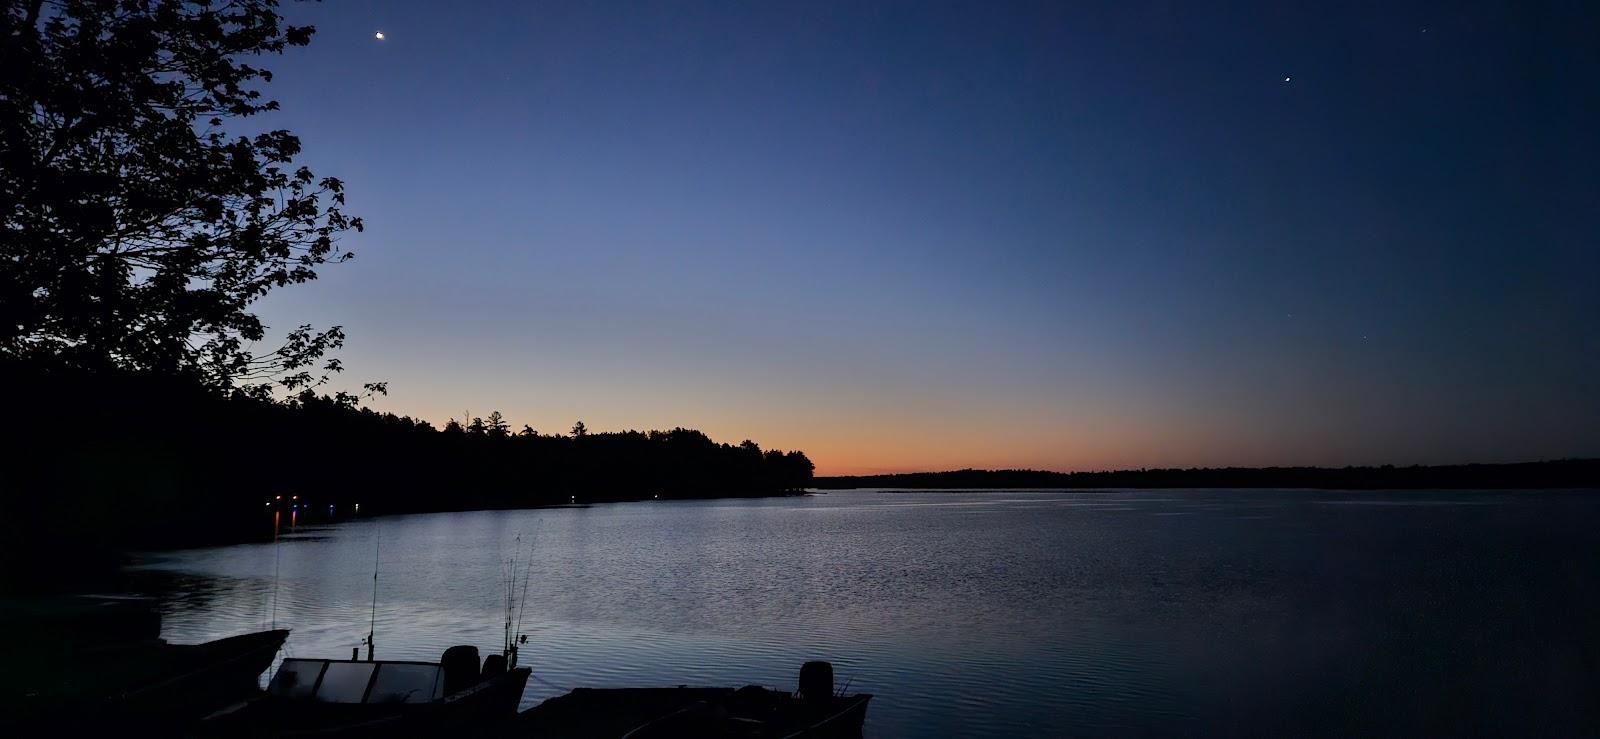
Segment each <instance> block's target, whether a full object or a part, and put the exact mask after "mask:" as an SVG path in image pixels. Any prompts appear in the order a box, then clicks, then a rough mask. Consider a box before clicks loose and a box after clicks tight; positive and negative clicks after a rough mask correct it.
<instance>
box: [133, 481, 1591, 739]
mask: <svg viewBox="0 0 1600 739" xmlns="http://www.w3.org/2000/svg"><path fill="white" fill-rule="evenodd" d="M519 534H520V535H521V537H522V540H523V545H524V546H523V549H522V551H520V552H519V551H518V547H517V545H516V540H517V536H518V535H519ZM379 539H381V559H380V564H379V584H378V585H379V591H378V608H377V649H378V656H379V657H381V658H394V659H401V658H410V659H437V658H438V656H439V654H440V652H442V651H443V650H444V648H445V647H447V646H449V645H452V644H458V643H471V644H476V645H477V646H478V647H479V648H480V649H482V650H485V651H490V650H497V649H498V648H499V644H500V639H501V629H502V618H503V617H502V608H503V601H504V592H505V589H504V584H503V583H504V576H503V573H504V571H505V566H506V562H507V561H508V560H509V559H510V558H511V557H512V556H513V555H516V556H517V558H518V561H519V562H528V561H530V559H529V555H528V550H529V549H530V548H531V551H532V558H531V571H530V572H529V578H528V594H527V609H526V617H525V620H524V626H523V630H524V631H525V632H526V633H527V634H528V635H529V642H528V645H527V646H526V647H525V651H524V659H523V661H524V664H531V665H532V666H533V668H534V675H535V679H534V680H532V681H530V682H529V685H528V692H527V694H526V695H525V696H524V703H525V704H526V705H533V704H535V703H537V702H539V701H541V700H543V699H545V698H548V697H551V696H553V695H557V694H559V693H560V692H563V691H565V690H566V689H568V688H571V687H575V686H630V685H676V684H685V683H687V684H706V685H742V684H747V683H759V684H766V685H771V686H783V687H787V688H790V689H792V688H793V684H794V679H795V676H796V674H797V672H798V669H799V666H800V664H801V662H803V661H805V660H808V659H827V660H831V661H832V662H833V663H834V665H835V671H836V673H837V675H838V676H839V679H840V680H841V681H843V680H845V679H847V678H848V679H850V680H851V681H852V682H851V690H852V691H855V690H861V691H866V692H871V693H875V694H877V696H878V697H877V698H876V699H875V700H874V701H873V704H872V709H871V712H870V714H869V716H868V721H867V735H868V736H869V737H870V736H878V737H894V736H950V735H962V736H1050V735H1062V734H1070V735H1123V734H1156V733H1159V734H1171V733H1187V734H1195V733H1245V732H1249V733H1262V732H1272V733H1294V734H1305V733H1322V734H1346V735H1348V734H1355V733H1367V734H1370V733H1400V732H1403V733H1428V734H1439V733H1468V734H1478V735H1505V734H1576V733H1584V734H1594V733H1596V732H1597V731H1600V708H1597V705H1600V493H1597V492H1595V491H1587V492H1584V491H1551V492H1460V491H1451V492H1350V493H1344V492H1310V491H1259V490H1253V491H1218V490H1207V491H1144V492H1141V491H1126V492H1100V491H1092V492H1086V491H1075V492H1036V491H1030V492H983V493H971V492H946V493H888V492H864V491H863V492H842V493H833V494H829V495H817V496H810V497H803V498H782V499H766V500H749V501H744V500H740V501H705V502H671V503H653V502H651V503H624V504H610V505H599V506H594V507H587V508H566V509H547V510H531V511H509V512H505V511H495V512H474V513H446V514H430V515H417V516H400V517H391V518H381V519H374V520H368V521H359V522H353V523H349V524H345V525H341V526H337V527H333V528H325V529H320V530H301V531H300V532H299V533H296V534H294V535H292V536H288V537H285V538H284V539H283V540H282V541H281V542H280V543H279V544H277V545H271V544H254V545H240V546H231V547H223V548H216V549H202V550H192V551H183V552H176V553H162V554H152V555H148V556H146V557H144V558H142V560H141V563H140V564H139V565H137V566H136V567H135V570H136V572H135V582H136V583H137V587H139V588H141V589H143V590H145V591H147V592H150V593H153V594H156V595H158V596H160V597H161V598H162V602H163V618H164V622H163V630H164V636H166V637H167V638H168V639H170V640H173V641H177V642H194V641H201V640H205V639H211V638H216V637H220V636H224V635H227V634H232V633H237V632H241V631H246V630H252V629H259V628H262V627H264V626H266V625H268V624H271V623H272V622H273V621H274V620H275V621H276V623H277V625H279V626H280V627H284V626H286V627H289V628H292V629H293V635H292V636H291V637H290V640H289V644H288V652H289V653H290V654H293V655H299V656H330V657H340V656H345V655H348V654H349V653H350V649H351V647H354V646H356V645H357V644H359V643H360V641H361V639H362V637H364V636H365V635H366V633H367V623H368V619H369V617H370V616H371V606H372V569H373V552H374V545H375V544H377V543H378V542H377V540H379ZM529 545H531V547H530V546H529ZM275 573H276V574H275Z"/></svg>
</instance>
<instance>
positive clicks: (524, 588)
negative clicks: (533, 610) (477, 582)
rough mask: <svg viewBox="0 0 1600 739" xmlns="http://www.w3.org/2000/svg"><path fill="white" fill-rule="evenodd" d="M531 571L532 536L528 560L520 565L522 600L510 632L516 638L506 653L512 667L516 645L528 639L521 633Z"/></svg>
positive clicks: (526, 611) (526, 610)
mask: <svg viewBox="0 0 1600 739" xmlns="http://www.w3.org/2000/svg"><path fill="white" fill-rule="evenodd" d="M517 538H518V539H519V540H520V539H521V538H522V535H521V534H518V535H517ZM532 573H533V541H532V537H529V541H528V562H527V564H524V565H523V566H522V602H521V603H520V604H518V605H517V628H516V630H515V631H514V632H512V633H514V634H516V638H515V639H514V640H512V642H511V653H510V654H509V655H507V657H508V658H509V659H510V661H511V666H512V667H516V666H517V651H518V650H517V645H518V644H519V643H524V642H527V641H528V637H526V636H523V635H522V617H523V616H524V615H526V614H527V613H528V575H530V574H532Z"/></svg>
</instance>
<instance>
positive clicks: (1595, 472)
mask: <svg viewBox="0 0 1600 739" xmlns="http://www.w3.org/2000/svg"><path fill="white" fill-rule="evenodd" d="M812 486H813V487H816V488H819V489H824V490H844V489H849V488H905V489H914V490H934V489H952V488H960V489H971V488H979V489H984V488H987V489H1013V490H1014V489H1019V488H1020V489H1026V488H1320V489H1325V490H1420V489H1457V490H1460V489H1473V488H1485V489H1489V488H1499V489H1510V488H1600V459H1563V460H1556V461H1550V462H1524V463H1516V464H1460V465H1444V466H1433V467H1423V466H1411V467H1395V466H1392V465H1383V466H1381V467H1217V468H1196V467H1191V468H1188V469H1153V470H1119V471H1108V472H1045V471H1040V470H970V469H969V470H956V471H953V472H912V473H907V474H899V475H864V476H843V477H819V478H817V479H816V481H814V482H813V483H812Z"/></svg>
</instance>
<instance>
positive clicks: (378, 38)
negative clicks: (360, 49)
mask: <svg viewBox="0 0 1600 739" xmlns="http://www.w3.org/2000/svg"><path fill="white" fill-rule="evenodd" d="M372 37H373V38H375V39H377V40H379V41H382V40H383V31H379V32H377V33H374V34H372Z"/></svg>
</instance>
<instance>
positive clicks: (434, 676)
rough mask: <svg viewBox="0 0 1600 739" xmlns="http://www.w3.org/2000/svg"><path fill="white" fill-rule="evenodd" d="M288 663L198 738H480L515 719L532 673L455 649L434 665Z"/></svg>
mask: <svg viewBox="0 0 1600 739" xmlns="http://www.w3.org/2000/svg"><path fill="white" fill-rule="evenodd" d="M354 657H355V655H352V659H349V660H339V659H306V658H289V659H285V660H284V661H283V664H282V665H280V666H279V667H278V671H277V673H276V674H275V675H273V677H272V680H271V682H269V683H268V685H267V689H266V691H265V692H264V693H262V694H260V695H257V696H255V697H254V698H251V699H250V700H247V701H243V702H240V703H238V704H235V705H233V706H229V707H227V708H225V709H223V710H221V711H218V712H216V713H214V714H212V715H210V716H207V717H206V718H205V720H204V721H202V722H201V724H200V727H199V730H198V731H197V733H198V734H200V735H204V736H275V737H291V736H307V737H310V736H338V737H359V736H384V737H393V736H417V735H425V734H426V735H444V734H447V733H451V734H455V733H466V734H473V733H481V732H483V731H485V730H486V729H487V728H488V727H491V726H494V725H496V724H498V723H500V722H503V721H505V720H507V719H510V718H511V717H513V716H515V715H516V712H517V707H518V704H519V703H520V702H521V700H522V691H523V688H524V687H526V685H527V682H528V676H529V675H530V674H532V671H531V670H530V669H528V668H526V667H508V666H507V665H508V663H507V657H506V655H500V654H492V655H490V656H489V657H488V658H487V659H484V660H483V663H482V665H481V667H480V665H479V662H478V650H477V648H476V647H472V646H455V647H451V648H449V649H447V650H445V652H444V655H443V657H442V658H441V659H440V660H439V661H438V662H412V661H404V660H376V661H374V660H371V659H368V660H358V659H354Z"/></svg>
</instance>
